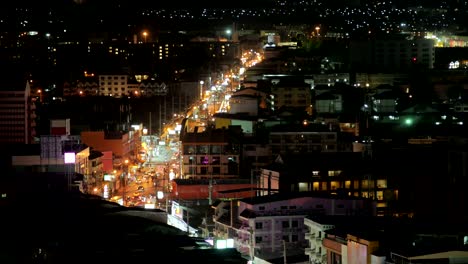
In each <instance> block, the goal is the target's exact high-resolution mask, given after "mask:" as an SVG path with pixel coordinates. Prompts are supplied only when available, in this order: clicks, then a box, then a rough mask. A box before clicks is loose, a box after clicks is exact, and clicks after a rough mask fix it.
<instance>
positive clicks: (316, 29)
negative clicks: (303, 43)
mask: <svg viewBox="0 0 468 264" xmlns="http://www.w3.org/2000/svg"><path fill="white" fill-rule="evenodd" d="M315 31H317V37H318V36H319V35H320V27H319V26H317V27H315Z"/></svg>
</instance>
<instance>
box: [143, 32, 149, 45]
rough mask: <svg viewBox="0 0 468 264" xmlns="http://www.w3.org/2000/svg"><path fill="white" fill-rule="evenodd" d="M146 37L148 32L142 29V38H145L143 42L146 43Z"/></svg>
mask: <svg viewBox="0 0 468 264" xmlns="http://www.w3.org/2000/svg"><path fill="white" fill-rule="evenodd" d="M146 37H148V32H146V31H143V38H144V39H145V43H146Z"/></svg>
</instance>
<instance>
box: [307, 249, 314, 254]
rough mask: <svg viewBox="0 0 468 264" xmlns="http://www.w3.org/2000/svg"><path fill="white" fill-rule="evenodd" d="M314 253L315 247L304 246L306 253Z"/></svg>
mask: <svg viewBox="0 0 468 264" xmlns="http://www.w3.org/2000/svg"><path fill="white" fill-rule="evenodd" d="M314 253H315V248H305V254H306V255H312V254H314Z"/></svg>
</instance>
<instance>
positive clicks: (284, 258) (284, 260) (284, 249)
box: [283, 240, 287, 264]
mask: <svg viewBox="0 0 468 264" xmlns="http://www.w3.org/2000/svg"><path fill="white" fill-rule="evenodd" d="M283 263H284V264H286V263H287V262H286V240H283Z"/></svg>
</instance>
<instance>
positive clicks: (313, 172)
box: [312, 171, 320, 176]
mask: <svg viewBox="0 0 468 264" xmlns="http://www.w3.org/2000/svg"><path fill="white" fill-rule="evenodd" d="M319 173H320V172H319V171H312V176H319Z"/></svg>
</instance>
